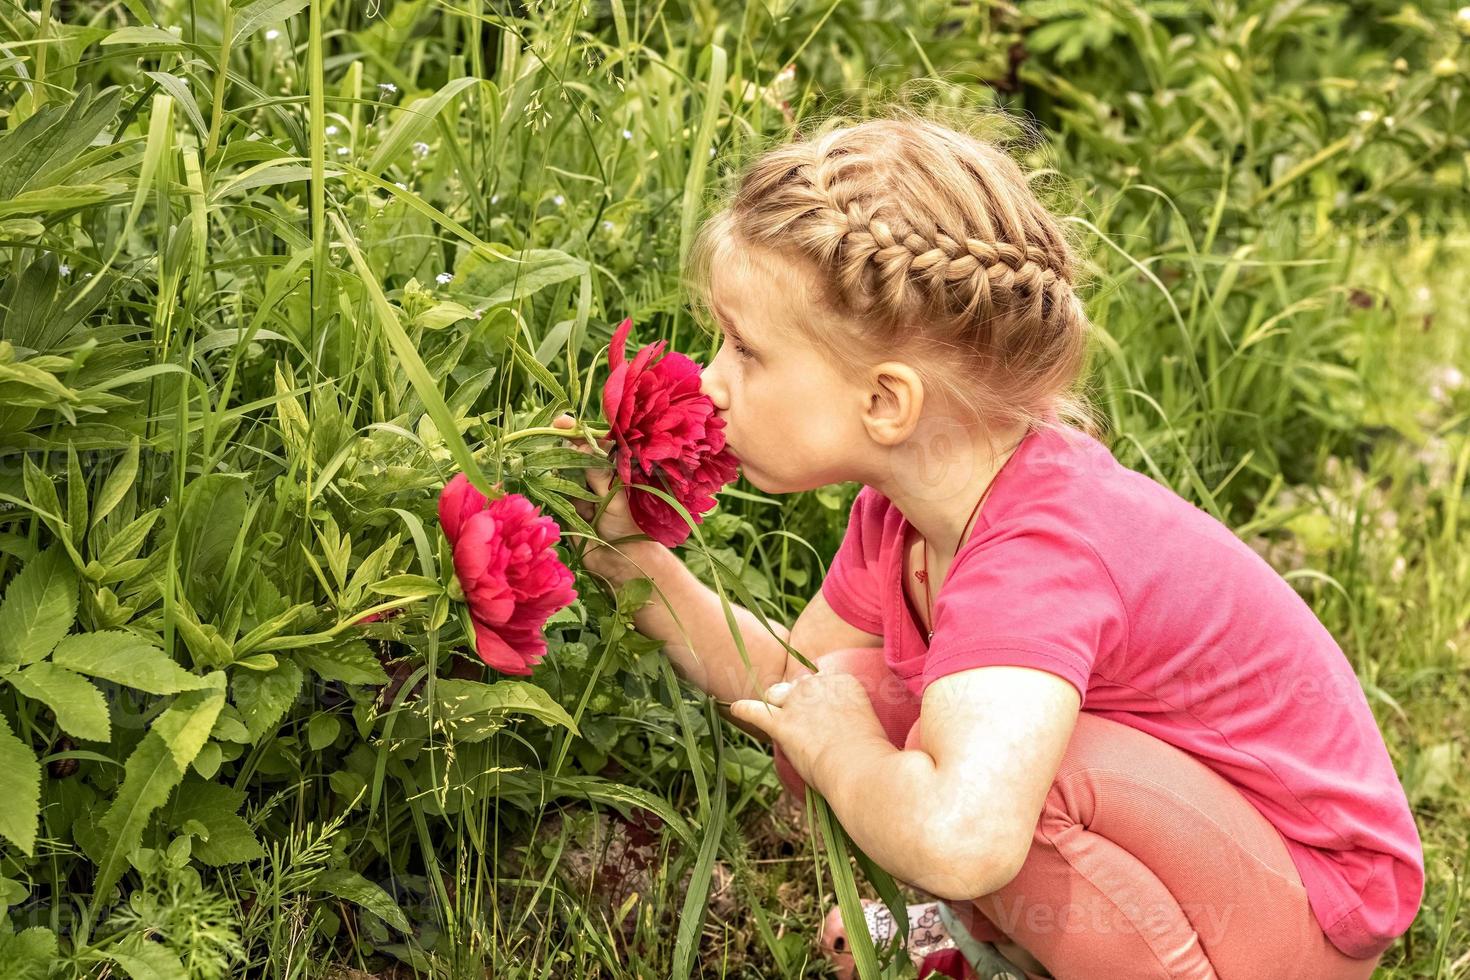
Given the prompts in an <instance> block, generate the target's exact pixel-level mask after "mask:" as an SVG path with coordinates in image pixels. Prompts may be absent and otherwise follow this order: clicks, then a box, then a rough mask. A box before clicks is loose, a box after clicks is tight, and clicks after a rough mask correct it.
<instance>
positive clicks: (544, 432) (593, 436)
mask: <svg viewBox="0 0 1470 980" xmlns="http://www.w3.org/2000/svg"><path fill="white" fill-rule="evenodd" d="M610 431H611V430H610V429H594V428H592V427H591V426H586V425H580V426H573V427H572V428H570V429H559V428H557V427H556V426H554V425H538V426H532V427H531V428H529V429H521V430H519V431H517V432H512V433H511V434H510V435H508V436H505V437H504V438H502V439H501V440H500V445H502V446H508V445H510V444H511V443H513V442H518V441H520V440H521V439H531V438H534V437H536V436H560V437H562V438H563V439H585V440H587V443H588V445H590V446H591V447H592V449H593V451H595V452H596V453H597V455H599V456H606V455H607V453H606V452H604V451H603V449H602V447H601V446H600V445H598V441H599V440H602V439H606V438H607V437H608V434H609V432H610Z"/></svg>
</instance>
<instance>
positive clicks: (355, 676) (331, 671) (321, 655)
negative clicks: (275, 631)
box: [296, 640, 388, 684]
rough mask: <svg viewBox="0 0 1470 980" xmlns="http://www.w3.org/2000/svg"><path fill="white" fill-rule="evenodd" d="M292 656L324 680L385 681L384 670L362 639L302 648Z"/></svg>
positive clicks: (344, 682)
mask: <svg viewBox="0 0 1470 980" xmlns="http://www.w3.org/2000/svg"><path fill="white" fill-rule="evenodd" d="M296 658H297V659H298V660H300V661H301V663H302V664H303V665H305V666H307V667H309V668H311V670H313V671H315V672H316V675H317V676H318V677H320V678H321V679H322V680H326V681H341V682H342V683H343V684H386V683H388V674H387V672H386V671H384V670H383V665H382V664H380V663H378V658H377V657H375V656H373V652H372V651H371V650H369V649H368V645H367V644H366V643H364V642H363V641H362V640H349V641H347V642H345V643H339V644H337V645H336V646H334V647H328V648H327V649H325V650H309V651H308V650H303V651H300V652H299V653H297V654H296Z"/></svg>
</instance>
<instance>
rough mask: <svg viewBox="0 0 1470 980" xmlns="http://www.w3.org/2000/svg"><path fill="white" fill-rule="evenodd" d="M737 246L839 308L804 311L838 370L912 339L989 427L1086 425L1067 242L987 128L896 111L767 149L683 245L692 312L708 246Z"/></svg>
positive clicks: (928, 371)
mask: <svg viewBox="0 0 1470 980" xmlns="http://www.w3.org/2000/svg"><path fill="white" fill-rule="evenodd" d="M749 247H758V248H763V249H767V250H770V251H771V252H773V253H775V254H776V255H778V256H780V257H781V258H783V259H785V260H787V261H789V262H793V263H795V264H796V265H798V266H799V267H801V268H802V269H803V270H804V271H805V272H806V273H807V274H808V275H807V276H806V278H807V279H808V280H809V283H810V285H811V288H812V290H813V293H814V295H813V300H814V302H815V303H817V304H818V305H819V307H824V308H825V309H826V310H830V311H831V312H833V313H836V314H838V316H837V317H823V316H815V317H812V318H810V320H809V321H804V322H803V326H804V327H805V328H806V330H807V333H808V339H809V340H810V341H811V342H812V344H813V346H815V347H817V348H818V349H819V350H822V351H824V352H826V353H827V354H829V355H830V356H831V358H832V361H833V363H834V365H835V366H836V367H837V368H838V369H839V370H840V371H841V373H842V374H843V375H845V376H846V377H848V378H849V379H851V380H854V381H856V380H858V379H859V378H860V377H861V375H862V372H863V371H864V370H865V369H866V368H867V367H869V366H870V365H871V364H873V363H876V361H877V359H878V358H879V357H880V356H883V357H886V356H891V355H892V352H893V351H895V350H903V351H905V352H914V353H917V354H919V357H918V358H917V359H916V360H917V363H915V365H914V366H915V369H916V370H918V371H919V372H920V376H921V378H922V379H923V381H924V383H925V385H926V387H930V386H933V387H937V388H939V389H940V390H942V391H943V392H944V393H945V394H946V395H947V396H948V400H949V401H950V402H951V403H952V404H955V405H958V406H959V407H961V408H962V409H964V410H966V411H968V412H970V413H972V414H973V415H974V417H975V418H976V419H977V420H983V421H984V422H986V423H987V424H989V425H992V426H993V427H996V428H1000V427H1009V426H1011V425H1015V424H1031V425H1038V426H1047V425H1054V424H1062V423H1071V424H1073V425H1075V426H1077V427H1079V428H1082V429H1083V430H1085V431H1088V432H1094V433H1095V432H1096V431H1097V425H1096V423H1095V421H1094V420H1093V417H1092V415H1091V412H1090V410H1089V408H1088V406H1087V402H1086V400H1085V398H1084V396H1083V395H1082V394H1081V392H1080V390H1079V384H1080V381H1081V379H1082V376H1083V373H1084V371H1085V364H1086V358H1087V353H1088V337H1089V333H1090V324H1089V322H1088V318H1087V314H1086V311H1085V310H1084V309H1083V307H1082V303H1081V302H1080V301H1079V299H1078V297H1077V295H1076V293H1075V291H1074V288H1073V282H1074V276H1075V272H1074V270H1075V265H1076V260H1075V258H1074V255H1073V251H1072V248H1071V247H1070V245H1069V244H1068V242H1067V240H1066V238H1065V236H1064V235H1063V233H1062V230H1061V226H1060V224H1059V222H1058V221H1057V220H1056V219H1055V218H1054V217H1053V216H1052V215H1051V213H1049V212H1048V211H1047V209H1046V208H1045V207H1044V206H1043V205H1042V204H1041V202H1040V201H1039V200H1038V198H1037V196H1036V194H1035V193H1034V192H1033V191H1032V189H1031V187H1030V185H1029V184H1028V182H1027V178H1026V176H1025V175H1024V174H1023V173H1022V171H1021V168H1020V167H1019V166H1018V165H1017V164H1016V162H1015V161H1014V160H1012V159H1011V157H1010V156H1009V155H1008V154H1007V152H1006V151H1005V150H1004V149H1003V148H1001V147H1000V146H999V145H997V144H996V143H994V142H992V141H990V140H989V139H986V138H983V137H980V136H976V135H971V134H968V133H964V132H960V131H958V130H956V129H954V128H951V127H949V126H946V125H943V124H940V123H937V122H933V121H930V120H928V119H924V118H919V117H917V116H914V115H912V114H908V113H905V114H903V115H901V116H899V117H897V118H885V119H874V120H870V121H867V122H862V123H860V124H857V125H852V126H845V127H832V126H830V125H829V126H827V127H824V128H823V129H822V130H819V131H818V132H816V133H814V134H813V135H812V136H811V137H810V138H802V137H801V136H800V135H798V136H797V137H796V138H795V139H794V140H792V141H789V142H785V143H782V144H780V145H778V146H776V147H774V148H772V149H769V150H767V151H766V152H764V153H762V154H761V155H759V156H758V157H757V158H755V159H754V160H753V161H752V162H751V163H750V164H749V165H748V166H747V167H746V168H744V169H743V170H742V171H741V172H740V174H739V175H738V178H737V180H736V181H735V184H734V189H733V193H731V194H730V195H729V197H728V200H726V201H725V203H724V206H723V207H722V208H721V210H719V211H718V212H717V213H716V214H714V215H713V216H712V217H711V218H710V219H709V220H707V221H706V222H705V223H704V224H703V225H702V226H701V227H700V230H699V232H698V234H697V235H696V237H695V240H694V242H693V243H692V247H691V249H690V260H689V263H688V268H687V272H686V275H687V285H688V287H689V290H690V293H691V296H692V297H693V299H694V304H695V309H696V312H697V313H704V314H705V315H706V316H707V315H708V311H709V309H710V307H711V305H712V303H711V296H710V277H711V273H712V270H713V269H714V268H715V267H716V265H717V264H718V263H719V260H720V259H721V257H722V256H723V255H725V254H727V252H728V251H732V250H733V251H734V253H735V254H737V255H738V253H739V252H740V251H741V250H742V249H745V248H749ZM818 312H821V310H820V309H819V310H818ZM854 326H856V327H857V328H858V332H857V333H856V334H854Z"/></svg>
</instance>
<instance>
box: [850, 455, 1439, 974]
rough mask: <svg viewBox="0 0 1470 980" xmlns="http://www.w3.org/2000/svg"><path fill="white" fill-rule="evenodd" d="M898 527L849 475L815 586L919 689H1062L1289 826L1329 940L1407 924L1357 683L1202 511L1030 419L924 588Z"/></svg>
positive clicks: (1417, 879)
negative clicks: (1180, 753)
mask: <svg viewBox="0 0 1470 980" xmlns="http://www.w3.org/2000/svg"><path fill="white" fill-rule="evenodd" d="M907 531H908V523H907V521H906V520H905V518H904V516H903V514H902V513H900V512H899V510H898V508H897V507H895V506H894V505H893V504H892V502H891V501H889V500H888V499H887V498H886V497H884V496H882V495H881V494H879V493H878V492H877V491H875V490H874V489H873V488H872V487H864V488H863V490H862V491H860V492H859V493H858V496H857V500H856V501H855V502H854V503H853V507H852V516H851V520H850V522H849V524H848V527H847V533H846V536H845V537H844V539H843V541H842V545H841V547H840V548H839V549H838V552H837V554H836V556H835V557H834V558H833V560H832V567H831V569H830V570H829V572H828V574H827V578H826V580H825V581H824V582H823V583H822V594H823V595H824V596H825V597H826V599H827V602H828V603H829V604H830V605H831V606H832V609H833V610H834V611H835V612H836V613H837V614H838V615H839V616H841V617H842V618H843V619H844V620H846V621H847V622H849V623H851V624H852V625H854V626H856V627H857V628H858V629H861V630H865V631H867V632H869V633H874V634H877V635H880V636H882V637H883V639H884V657H885V659H886V660H887V663H888V666H889V667H890V668H891V669H892V670H893V672H894V673H895V674H897V675H898V676H899V677H901V678H903V679H904V681H905V683H906V684H907V685H908V688H909V691H910V692H911V693H912V694H913V695H915V696H916V697H917V696H921V695H922V693H923V690H924V688H925V687H927V686H928V684H929V683H930V682H931V681H933V680H935V679H936V678H939V677H943V676H945V675H946V674H952V673H955V672H957V671H961V670H967V669H969V668H972V667H984V666H991V665H997V664H1007V665H1013V666H1024V667H1034V668H1037V669H1039V670H1046V671H1050V672H1051V673H1054V674H1056V675H1058V676H1060V677H1063V678H1065V679H1066V680H1068V681H1069V682H1071V683H1072V684H1073V685H1074V686H1075V687H1076V688H1077V690H1078V692H1079V693H1080V694H1081V696H1082V707H1083V710H1085V711H1089V712H1092V713H1094V714H1097V715H1101V716H1103V717H1105V718H1111V719H1113V720H1115V721H1119V722H1122V723H1124V724H1126V725H1131V726H1132V727H1134V728H1136V729H1139V730H1141V731H1144V732H1148V733H1149V734H1151V735H1154V736H1155V737H1157V738H1160V739H1163V740H1164V741H1166V742H1168V743H1170V744H1171V745H1175V746H1177V747H1179V748H1180V749H1182V750H1184V751H1185V752H1188V753H1189V754H1190V755H1192V756H1194V757H1195V758H1197V759H1199V760H1201V761H1202V762H1204V763H1205V764H1206V765H1208V766H1209V767H1210V768H1211V769H1213V770H1215V771H1216V772H1218V773H1220V774H1221V775H1222V776H1223V777H1225V779H1227V780H1228V781H1229V782H1230V783H1231V784H1233V785H1234V786H1236V787H1237V788H1238V789H1239V790H1240V792H1241V793H1242V794H1243V795H1244V796H1245V797H1246V798H1247V799H1248V800H1250V801H1251V803H1252V804H1254V805H1255V807H1256V808H1257V809H1258V810H1260V811H1261V813H1263V814H1264V815H1265V816H1266V818H1267V819H1269V820H1270V821H1271V823H1272V824H1273V825H1274V826H1275V827H1276V828H1277V830H1279V831H1280V832H1281V835H1282V837H1283V838H1285V841H1286V844H1287V847H1288V849H1289V851H1290V853H1291V856H1292V859H1293V861H1294V862H1295V864H1296V867H1297V871H1298V872H1299V873H1300V874H1301V878H1302V883H1303V885H1304V886H1305V887H1306V890H1307V893H1308V898H1309V901H1310V903H1311V906H1312V910H1313V912H1314V914H1315V915H1316V917H1317V919H1318V921H1319V922H1320V923H1321V924H1322V929H1323V931H1324V932H1325V933H1326V935H1327V937H1328V938H1329V939H1330V940H1331V941H1332V943H1333V944H1334V945H1335V946H1337V947H1338V948H1339V949H1341V950H1342V951H1343V952H1344V953H1346V954H1347V955H1349V956H1353V957H1360V958H1366V957H1369V956H1376V955H1378V954H1379V953H1381V952H1382V951H1383V950H1385V949H1386V948H1387V947H1388V946H1389V944H1390V943H1391V942H1392V941H1393V939H1394V938H1396V937H1398V936H1400V935H1402V934H1403V933H1404V932H1405V931H1406V930H1407V929H1408V928H1409V924H1410V923H1411V922H1412V921H1413V919H1414V915H1415V913H1416V911H1417V909H1418V906H1419V901H1420V898H1421V895H1422V893H1423V887H1424V856H1423V849H1422V845H1421V844H1420V841H1419V833H1418V830H1417V828H1416V827H1415V825H1414V819H1413V815H1412V814H1411V812H1410V810H1409V805H1408V801H1407V799H1406V798H1405V796H1404V791H1403V787H1402V786H1401V785H1400V784H1399V780H1398V776H1397V775H1396V774H1395V772H1394V769H1393V764H1392V762H1391V760H1390V759H1389V756H1388V750H1387V748H1386V747H1385V746H1384V743H1383V737H1382V735H1381V734H1380V733H1379V731H1378V726H1377V724H1376V723H1375V721H1374V718H1373V713H1372V711H1371V710H1370V709H1369V707H1368V702H1367V699H1366V698H1365V697H1364V696H1363V691H1362V688H1361V687H1360V685H1359V683H1358V680H1357V677H1356V676H1355V674H1354V672H1353V668H1352V665H1350V664H1349V663H1348V661H1347V659H1346V657H1344V655H1343V653H1342V650H1341V648H1340V647H1339V646H1338V645H1337V642H1336V641H1335V640H1334V639H1333V638H1332V635H1331V634H1330V633H1329V632H1328V631H1327V629H1326V628H1325V627H1324V626H1323V625H1322V624H1321V622H1319V621H1318V619H1317V618H1316V616H1315V615H1314V614H1313V613H1312V611H1311V609H1310V608H1309V607H1308V606H1307V604H1306V603H1305V602H1304V601H1303V600H1302V598H1301V597H1300V596H1299V595H1297V593H1296V592H1295V591H1294V590H1293V589H1292V587H1291V586H1290V585H1289V584H1288V583H1287V582H1286V581H1285V580H1284V579H1282V578H1281V576H1280V575H1278V574H1277V573H1276V572H1275V570H1274V569H1272V568H1271V566H1270V565H1268V564H1266V562H1265V561H1263V560H1262V559H1261V558H1260V557H1259V556H1258V555H1257V554H1256V553H1255V552H1253V551H1252V550H1251V549H1250V548H1249V547H1247V546H1246V545H1245V544H1244V543H1243V542H1242V541H1241V540H1240V539H1239V538H1237V537H1236V536H1235V535H1234V534H1233V533H1231V531H1230V530H1229V529H1228V528H1226V527H1225V526H1224V525H1223V524H1221V523H1220V522H1219V521H1217V520H1215V518H1213V517H1211V516H1210V515H1208V514H1206V513H1205V512H1204V511H1202V510H1200V509H1199V508H1198V507H1195V506H1194V505H1193V504H1190V503H1189V502H1188V501H1186V500H1184V499H1183V498H1182V497H1180V496H1178V495H1177V494H1175V493H1174V492H1173V491H1172V490H1169V489H1167V488H1166V487H1164V486H1162V485H1161V484H1159V483H1156V482H1154V481H1153V480H1151V479H1149V478H1148V477H1146V476H1144V475H1142V474H1140V473H1136V472H1134V471H1133V470H1130V469H1128V468H1127V467H1124V466H1122V465H1121V464H1119V463H1118V462H1117V461H1116V460H1115V459H1114V458H1113V456H1112V454H1111V453H1110V452H1109V451H1108V449H1107V447H1105V446H1104V445H1102V444H1101V443H1100V442H1098V441H1097V440H1096V439H1093V438H1092V437H1090V436H1087V435H1085V434H1083V433H1080V432H1075V431H1073V430H1070V429H1066V430H1049V429H1044V430H1034V431H1032V432H1031V433H1030V434H1028V435H1027V437H1026V438H1025V439H1024V440H1023V441H1022V443H1021V445H1020V447H1019V448H1018V449H1017V451H1016V453H1015V454H1014V455H1013V456H1012V457H1011V458H1010V460H1009V461H1008V462H1007V463H1006V465H1005V466H1004V467H1003V468H1002V470H1001V472H1000V474H999V476H998V477H997V478H996V480H995V483H994V487H993V489H992V490H991V492H990V497H989V499H988V500H987V501H986V503H985V505H984V507H983V508H982V509H981V512H980V516H979V518H978V519H977V520H976V522H975V527H974V529H973V530H972V532H971V534H970V537H969V539H968V540H967V541H966V542H965V543H964V545H963V546H962V547H961V548H960V550H959V553H958V555H957V556H956V557H955V559H954V562H953V563H952V565H951V567H950V569H949V572H948V573H947V575H946V577H945V580H944V583H943V585H942V587H940V588H939V589H938V591H937V592H935V593H934V630H935V631H934V639H933V642H932V644H931V645H929V646H927V647H926V645H925V642H924V636H923V633H922V631H921V626H920V623H919V622H917V621H916V619H915V616H914V613H913V611H912V605H911V604H910V602H909V599H908V597H907V596H906V595H905V594H904V593H903V591H902V584H901V581H900V579H901V577H902V575H903V564H902V554H901V553H902V544H901V543H902V542H903V541H904V539H905V537H906V532H907Z"/></svg>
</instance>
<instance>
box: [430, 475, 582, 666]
mask: <svg viewBox="0 0 1470 980" xmlns="http://www.w3.org/2000/svg"><path fill="white" fill-rule="evenodd" d="M439 523H440V525H441V526H442V527H443V528H444V536H445V537H446V538H448V539H449V544H450V547H451V548H453V550H454V572H455V574H456V575H458V576H459V584H460V587H461V588H462V589H463V590H464V596H465V602H466V603H468V604H469V607H470V619H471V620H472V621H473V622H474V624H475V648H476V650H477V651H478V652H479V654H480V659H481V660H483V661H485V663H487V664H489V665H490V666H491V667H494V668H495V669H496V670H499V671H503V672H504V673H507V674H529V673H531V668H532V667H534V666H535V665H536V664H537V663H538V662H539V661H540V659H541V658H542V657H544V656H545V655H546V637H545V635H544V630H545V627H546V621H547V620H548V619H550V618H551V616H552V614H553V613H555V612H556V611H557V610H559V609H562V608H563V607H565V606H567V605H570V604H571V602H572V600H573V599H575V598H577V592H576V590H575V589H573V588H572V581H573V576H572V572H571V569H569V568H567V566H566V565H564V564H563V563H562V560H561V558H560V557H558V555H557V553H556V548H555V545H556V542H557V540H558V539H559V538H560V537H561V528H559V527H557V524H556V521H554V520H552V519H551V518H550V517H546V516H544V515H543V514H542V513H541V512H540V511H539V510H538V509H537V507H536V505H535V504H533V503H531V501H529V500H527V499H526V498H525V497H523V496H521V495H520V494H518V493H508V494H506V495H505V496H503V497H499V498H497V499H495V500H491V501H488V502H487V501H486V499H485V495H484V494H482V493H480V491H478V490H476V489H475V488H474V487H473V486H471V485H470V481H469V479H468V478H467V477H466V476H465V475H464V474H463V473H461V474H459V475H458V476H456V477H455V478H454V479H453V480H450V481H449V485H448V486H446V487H445V488H444V492H443V493H441V494H440V495H439Z"/></svg>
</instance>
